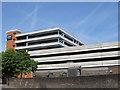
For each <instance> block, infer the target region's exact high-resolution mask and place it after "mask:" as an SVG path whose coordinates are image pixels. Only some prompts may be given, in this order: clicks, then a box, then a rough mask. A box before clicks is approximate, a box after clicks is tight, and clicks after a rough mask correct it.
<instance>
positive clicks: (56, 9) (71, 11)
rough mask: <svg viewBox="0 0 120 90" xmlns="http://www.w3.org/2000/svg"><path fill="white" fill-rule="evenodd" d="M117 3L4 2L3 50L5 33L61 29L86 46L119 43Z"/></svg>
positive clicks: (3, 48) (3, 47)
mask: <svg viewBox="0 0 120 90" xmlns="http://www.w3.org/2000/svg"><path fill="white" fill-rule="evenodd" d="M117 5H118V3H117V2H3V3H2V50H3V51H4V50H5V45H6V31H9V30H13V29H19V30H21V31H22V33H25V32H31V31H34V30H42V29H48V28H53V27H60V28H62V29H63V30H65V31H66V32H68V33H69V34H71V35H73V36H74V37H76V38H77V39H79V40H80V41H82V42H84V43H85V44H96V43H105V42H113V41H118V6H117Z"/></svg>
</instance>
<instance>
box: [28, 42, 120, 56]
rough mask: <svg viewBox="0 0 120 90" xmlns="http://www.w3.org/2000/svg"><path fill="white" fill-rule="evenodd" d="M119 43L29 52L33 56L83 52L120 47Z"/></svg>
mask: <svg viewBox="0 0 120 90" xmlns="http://www.w3.org/2000/svg"><path fill="white" fill-rule="evenodd" d="M118 43H119V42H112V43H103V44H94V45H82V46H76V47H67V48H57V49H51V50H36V51H29V52H28V53H29V54H30V55H31V56H39V55H49V54H60V53H71V52H82V51H90V50H101V49H112V48H119V45H118Z"/></svg>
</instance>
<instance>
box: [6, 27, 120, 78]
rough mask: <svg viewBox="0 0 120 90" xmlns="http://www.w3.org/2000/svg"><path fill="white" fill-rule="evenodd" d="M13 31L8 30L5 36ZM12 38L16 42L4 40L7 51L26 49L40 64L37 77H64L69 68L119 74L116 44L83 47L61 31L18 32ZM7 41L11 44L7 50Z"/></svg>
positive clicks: (87, 73) (86, 72)
mask: <svg viewBox="0 0 120 90" xmlns="http://www.w3.org/2000/svg"><path fill="white" fill-rule="evenodd" d="M16 32H17V31H16V30H15V31H14V32H13V31H12V32H11V31H9V32H7V35H8V36H10V35H11V34H12V35H14V34H13V33H16ZM8 33H10V34H8ZM13 37H15V40H13V39H14V38H12V39H11V40H10V39H7V47H6V49H8V48H14V49H15V50H19V49H25V50H26V51H27V52H28V53H29V54H30V57H31V58H32V59H34V60H35V61H37V62H39V65H38V68H37V72H36V75H39V76H45V75H48V73H52V74H54V75H55V76H60V75H61V74H64V73H66V74H67V73H68V69H69V68H71V67H80V68H81V71H80V72H81V75H94V74H110V73H114V74H117V73H119V72H118V68H119V62H118V61H119V58H120V57H119V54H118V51H119V49H120V47H119V44H118V43H119V42H118V41H117V42H111V43H100V44H93V45H85V44H84V43H82V42H81V41H79V40H77V39H76V38H74V37H73V36H71V35H70V34H68V33H66V32H65V31H63V30H62V29H60V28H51V29H45V30H39V31H34V32H28V33H21V32H19V33H16V34H15V35H14V36H13ZM10 42H14V43H12V44H13V45H12V44H11V46H10V47H9V44H10ZM14 45H15V46H14ZM95 72H96V73H95Z"/></svg>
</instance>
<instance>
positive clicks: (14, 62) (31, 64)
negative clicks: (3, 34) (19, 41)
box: [2, 49, 37, 77]
mask: <svg viewBox="0 0 120 90" xmlns="http://www.w3.org/2000/svg"><path fill="white" fill-rule="evenodd" d="M36 68H37V62H35V61H34V60H32V59H30V55H29V54H28V53H27V52H25V50H18V51H14V49H9V50H6V51H5V52H2V76H3V77H16V76H17V75H19V74H21V73H26V72H28V73H30V72H34V71H35V70H36Z"/></svg>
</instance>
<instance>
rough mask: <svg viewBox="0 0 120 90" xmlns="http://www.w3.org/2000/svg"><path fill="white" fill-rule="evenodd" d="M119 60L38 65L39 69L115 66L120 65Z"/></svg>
mask: <svg viewBox="0 0 120 90" xmlns="http://www.w3.org/2000/svg"><path fill="white" fill-rule="evenodd" d="M118 62H119V60H108V61H91V62H80V63H64V64H50V65H38V68H37V69H41V70H42V69H63V68H66V69H67V68H69V67H74V66H81V67H97V66H114V65H116V66H117V65H120V64H119V63H118Z"/></svg>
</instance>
